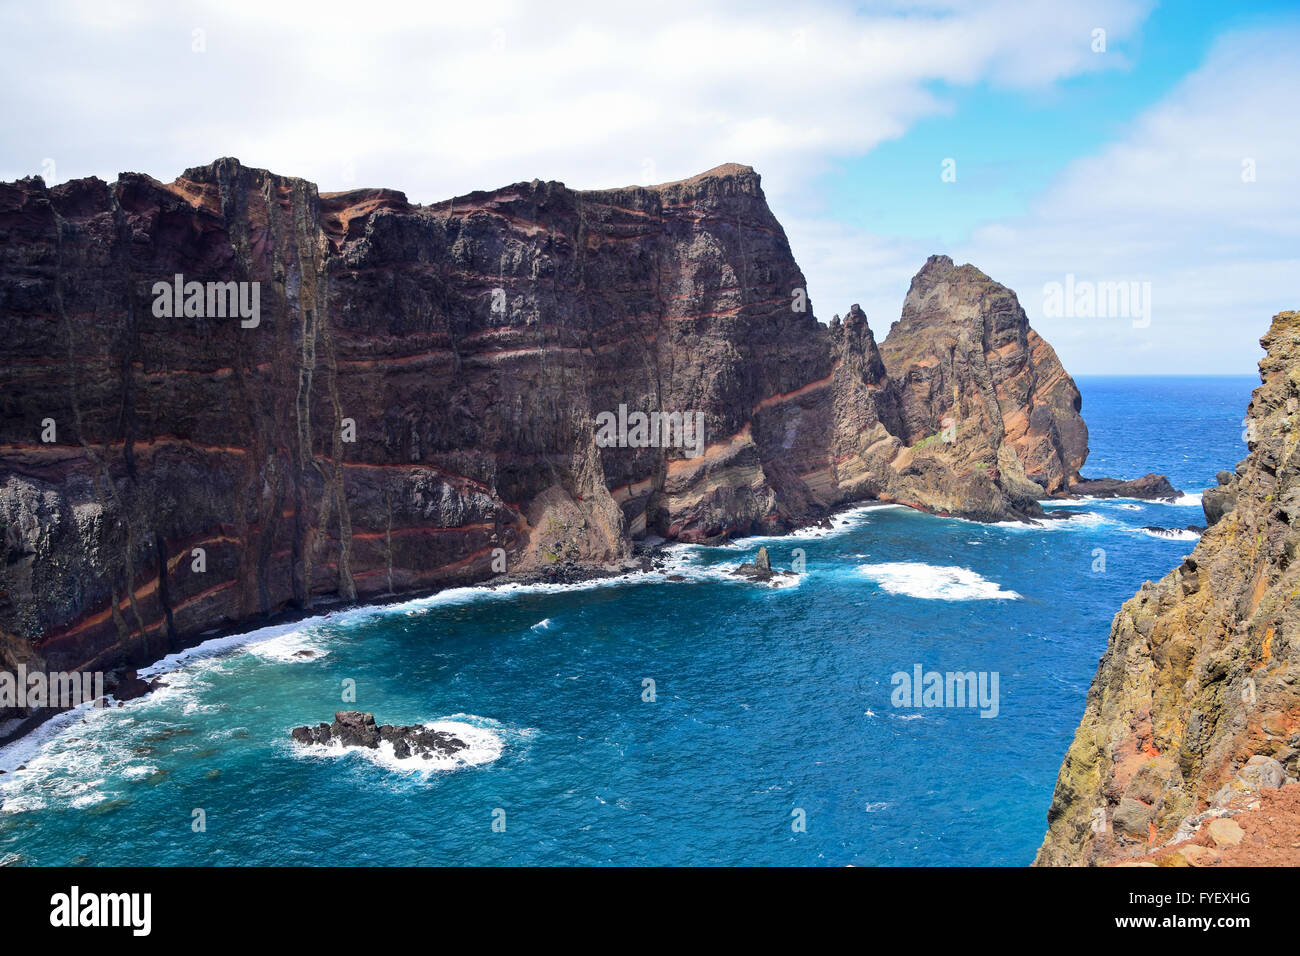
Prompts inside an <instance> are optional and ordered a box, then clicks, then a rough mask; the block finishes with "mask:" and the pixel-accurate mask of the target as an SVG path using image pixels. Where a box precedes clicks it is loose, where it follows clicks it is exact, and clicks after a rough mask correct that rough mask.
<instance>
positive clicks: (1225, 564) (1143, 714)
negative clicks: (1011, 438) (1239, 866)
mask: <svg viewBox="0 0 1300 956" xmlns="http://www.w3.org/2000/svg"><path fill="white" fill-rule="evenodd" d="M1261 341H1262V344H1263V346H1264V348H1265V349H1266V350H1267V352H1268V354H1267V356H1266V357H1265V358H1264V360H1263V361H1261V362H1260V377H1261V379H1262V384H1261V385H1260V386H1259V388H1257V389H1256V390H1255V393H1254V395H1253V397H1252V398H1251V402H1250V407H1249V409H1248V413H1247V414H1248V419H1247V421H1248V425H1247V430H1246V436H1247V438H1248V439H1249V441H1248V445H1249V454H1248V455H1247V457H1246V458H1245V459H1244V460H1243V461H1242V462H1241V463H1240V464H1239V465H1238V466H1237V469H1236V471H1235V472H1224V473H1222V474H1221V475H1220V476H1219V482H1220V487H1219V488H1218V489H1217V490H1214V491H1207V492H1206V493H1205V498H1204V504H1205V513H1206V518H1207V522H1208V523H1209V524H1210V527H1209V528H1208V529H1207V530H1206V532H1205V534H1204V535H1203V536H1202V537H1201V540H1200V543H1199V544H1198V545H1197V546H1196V549H1195V550H1194V551H1193V552H1192V553H1191V555H1190V556H1189V557H1188V558H1187V559H1186V560H1185V561H1183V563H1182V564H1181V565H1180V566H1179V567H1178V568H1175V569H1174V570H1173V571H1171V572H1169V574H1167V575H1166V576H1165V577H1164V578H1162V579H1161V580H1160V581H1159V582H1157V583H1155V584H1151V583H1147V584H1144V585H1143V586H1142V589H1141V590H1140V591H1139V592H1138V593H1137V595H1136V596H1135V597H1133V598H1132V599H1131V600H1129V601H1128V602H1127V603H1126V604H1125V605H1124V606H1123V607H1122V608H1121V609H1120V611H1119V613H1118V614H1117V615H1116V616H1115V621H1114V624H1113V626H1112V629H1111V634H1110V643H1109V645H1108V647H1107V649H1106V652H1105V655H1104V656H1103V657H1102V659H1101V664H1100V666H1099V667H1098V669H1097V675H1096V677H1095V678H1094V679H1093V682H1092V687H1091V688H1090V690H1089V691H1088V701H1087V708H1086V710H1085V712H1084V715H1083V720H1082V721H1081V723H1080V724H1079V729H1078V731H1077V733H1076V734H1075V738H1074V742H1073V744H1072V745H1071V747H1070V749H1069V752H1068V753H1067V754H1066V757H1065V762H1064V763H1063V764H1062V766H1061V772H1060V776H1059V778H1058V779H1057V783H1056V792H1055V794H1054V796H1053V798H1052V805H1051V810H1050V811H1049V813H1048V822H1049V828H1048V831H1047V837H1046V839H1045V840H1044V841H1043V845H1042V848H1041V849H1040V850H1039V853H1038V859H1037V862H1038V863H1039V864H1046V865H1060V864H1085V863H1088V864H1095V863H1108V862H1113V861H1116V860H1125V859H1129V858H1137V857H1148V856H1150V855H1152V854H1153V852H1154V851H1159V850H1160V848H1162V847H1172V846H1173V845H1174V844H1181V843H1183V841H1189V840H1190V841H1193V842H1191V843H1188V844H1187V845H1186V848H1185V849H1184V850H1180V851H1177V852H1174V851H1172V850H1170V851H1168V852H1165V853H1163V854H1161V853H1159V852H1156V853H1155V855H1156V857H1158V858H1159V861H1160V862H1170V863H1172V864H1173V865H1187V863H1189V862H1191V863H1193V864H1194V865H1201V862H1202V861H1205V860H1214V859H1217V858H1218V857H1219V855H1220V853H1221V850H1220V849H1215V848H1216V847H1217V848H1222V847H1225V846H1229V845H1232V846H1236V845H1237V844H1238V843H1239V841H1240V840H1241V838H1242V837H1241V834H1242V832H1243V831H1242V830H1241V829H1240V828H1239V827H1238V825H1237V824H1236V823H1235V822H1234V823H1232V824H1231V825H1229V822H1228V821H1227V820H1224V818H1225V817H1228V818H1231V817H1232V816H1234V815H1236V814H1238V813H1245V814H1250V813H1253V812H1257V811H1258V810H1259V808H1260V806H1261V801H1262V802H1263V803H1264V804H1267V805H1269V806H1274V805H1275V803H1270V802H1269V801H1270V800H1272V797H1270V796H1269V795H1268V794H1267V793H1262V791H1269V790H1272V789H1277V788H1279V787H1280V788H1283V789H1284V790H1286V789H1287V788H1288V787H1289V786H1290V785H1293V784H1294V782H1295V780H1296V777H1297V774H1298V772H1300V605H1298V604H1297V602H1298V601H1300V563H1297V561H1296V557H1297V554H1298V553H1300V455H1298V454H1297V445H1300V313H1297V312H1284V313H1281V314H1280V315H1278V316H1276V317H1275V318H1274V319H1273V324H1272V327H1271V329H1270V330H1269V332H1268V334H1267V335H1265V336H1264V338H1263V339H1262V340H1261ZM1288 792H1289V791H1288ZM1286 799H1289V798H1286ZM1283 802H1285V800H1284V801H1283ZM1246 819H1247V826H1246V831H1251V827H1252V826H1253V823H1251V822H1250V820H1249V817H1247V818H1246ZM1279 819H1280V818H1279ZM1288 819H1289V818H1288ZM1215 821H1222V822H1218V823H1216V822H1215ZM1212 824H1213V828H1211V825H1212ZM1276 832H1278V833H1282V832H1284V828H1283V827H1282V826H1281V825H1280V824H1279V826H1278V828H1277V831H1276ZM1267 833H1268V830H1267V828H1265V830H1264V831H1263V832H1262V833H1261V834H1255V833H1254V832H1253V831H1251V836H1250V840H1248V841H1247V842H1246V843H1242V844H1241V846H1240V849H1239V850H1234V851H1232V852H1233V854H1236V855H1235V856H1234V857H1233V858H1234V859H1235V860H1236V862H1252V860H1253V861H1256V862H1274V861H1276V859H1277V857H1276V854H1275V853H1274V852H1273V851H1274V850H1275V849H1276V848H1273V847H1270V845H1269V841H1268V840H1267ZM1198 834H1199V837H1198ZM1256 836H1259V839H1258V840H1256V839H1255V838H1256ZM1198 839H1199V843H1198V842H1196V841H1197V840H1198ZM1250 841H1255V842H1250ZM1291 855H1292V858H1293V859H1292V862H1295V859H1296V854H1295V853H1294V852H1293V851H1292V854H1291Z"/></svg>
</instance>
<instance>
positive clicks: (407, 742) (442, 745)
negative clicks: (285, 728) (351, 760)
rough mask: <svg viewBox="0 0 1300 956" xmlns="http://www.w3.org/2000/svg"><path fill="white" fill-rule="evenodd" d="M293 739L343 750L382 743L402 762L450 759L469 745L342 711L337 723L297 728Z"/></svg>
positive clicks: (445, 734) (452, 736)
mask: <svg viewBox="0 0 1300 956" xmlns="http://www.w3.org/2000/svg"><path fill="white" fill-rule="evenodd" d="M290 736H291V737H293V739H294V740H295V741H297V742H298V743H300V744H308V745H317V744H318V745H321V746H326V747H328V746H332V745H338V746H341V747H369V748H370V749H371V750H374V749H377V748H378V747H379V744H380V741H388V742H389V743H391V744H392V745H393V756H395V757H397V758H399V759H403V760H404V759H406V758H408V757H420V758H422V759H424V760H432V759H434V758H435V757H449V756H451V755H452V754H454V753H457V752H459V751H461V750H465V749H467V748H468V747H469V744H467V743H465V741H463V740H461V739H460V738H459V737H457V736H456V735H455V734H452V733H448V732H447V731H444V730H430V729H429V728H428V727H424V726H422V725H420V724H414V725H412V726H403V727H397V726H394V725H393V724H381V725H379V726H376V725H375V715H374V714H367V713H362V712H361V711H357V710H340V711H337V712H336V713H335V714H334V723H332V724H326V723H321V724H317V725H316V726H315V727H295V728H294V729H293V730H292V731H291V732H290Z"/></svg>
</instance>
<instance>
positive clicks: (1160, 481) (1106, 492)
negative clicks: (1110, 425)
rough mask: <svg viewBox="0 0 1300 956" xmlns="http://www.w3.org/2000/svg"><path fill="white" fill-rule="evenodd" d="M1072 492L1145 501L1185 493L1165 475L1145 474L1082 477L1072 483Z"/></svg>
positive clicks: (1166, 499)
mask: <svg viewBox="0 0 1300 956" xmlns="http://www.w3.org/2000/svg"><path fill="white" fill-rule="evenodd" d="M1070 494H1072V495H1079V496H1084V497H1088V498H1139V499H1142V500H1144V501H1174V500H1176V499H1178V498H1181V497H1182V495H1183V493H1182V492H1181V491H1179V490H1178V489H1177V488H1175V487H1174V486H1173V485H1171V484H1170V483H1169V479H1168V478H1166V477H1165V476H1164V475H1155V474H1151V475H1143V476H1142V477H1141V478H1134V479H1133V480H1132V481H1121V480H1120V479H1118V478H1080V479H1079V480H1078V481H1074V482H1071V483H1070Z"/></svg>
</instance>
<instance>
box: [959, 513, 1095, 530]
mask: <svg viewBox="0 0 1300 956" xmlns="http://www.w3.org/2000/svg"><path fill="white" fill-rule="evenodd" d="M1063 510H1064V509H1063ZM958 520H962V521H964V520H966V519H964V518H961V519H958ZM1116 523H1117V522H1116V521H1115V520H1114V519H1113V518H1109V517H1107V516H1106V515H1104V514H1098V513H1097V512H1095V511H1080V512H1078V514H1072V515H1070V517H1068V518H1036V519H1035V520H1033V521H994V522H992V523H991V527H994V528H1006V529H1008V530H1009V531H1084V530H1087V529H1089V528H1097V527H1100V526H1102V525H1108V524H1116Z"/></svg>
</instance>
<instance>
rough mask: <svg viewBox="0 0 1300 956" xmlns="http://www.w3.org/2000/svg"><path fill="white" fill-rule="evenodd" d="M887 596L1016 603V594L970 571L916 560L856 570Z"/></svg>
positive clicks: (861, 567)
mask: <svg viewBox="0 0 1300 956" xmlns="http://www.w3.org/2000/svg"><path fill="white" fill-rule="evenodd" d="M858 571H859V572H860V573H861V574H863V575H864V576H866V577H868V578H870V579H871V580H873V581H875V582H877V583H878V584H879V585H880V586H881V588H882V589H883V590H885V591H887V592H888V593H890V594H903V595H906V596H907V597H914V598H926V599H930V600H936V601H988V600H1016V599H1018V598H1019V597H1020V595H1019V594H1017V593H1016V592H1015V591H1007V590H1003V588H1002V586H1001V585H1000V584H998V583H997V582H996V581H990V580H988V579H987V578H985V577H983V576H982V575H980V574H977V573H976V572H974V571H971V570H970V569H969V568H958V567H949V566H940V565H934V564H923V563H921V562H919V561H888V562H885V563H883V564H864V565H861V566H860V567H859V568H858Z"/></svg>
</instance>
